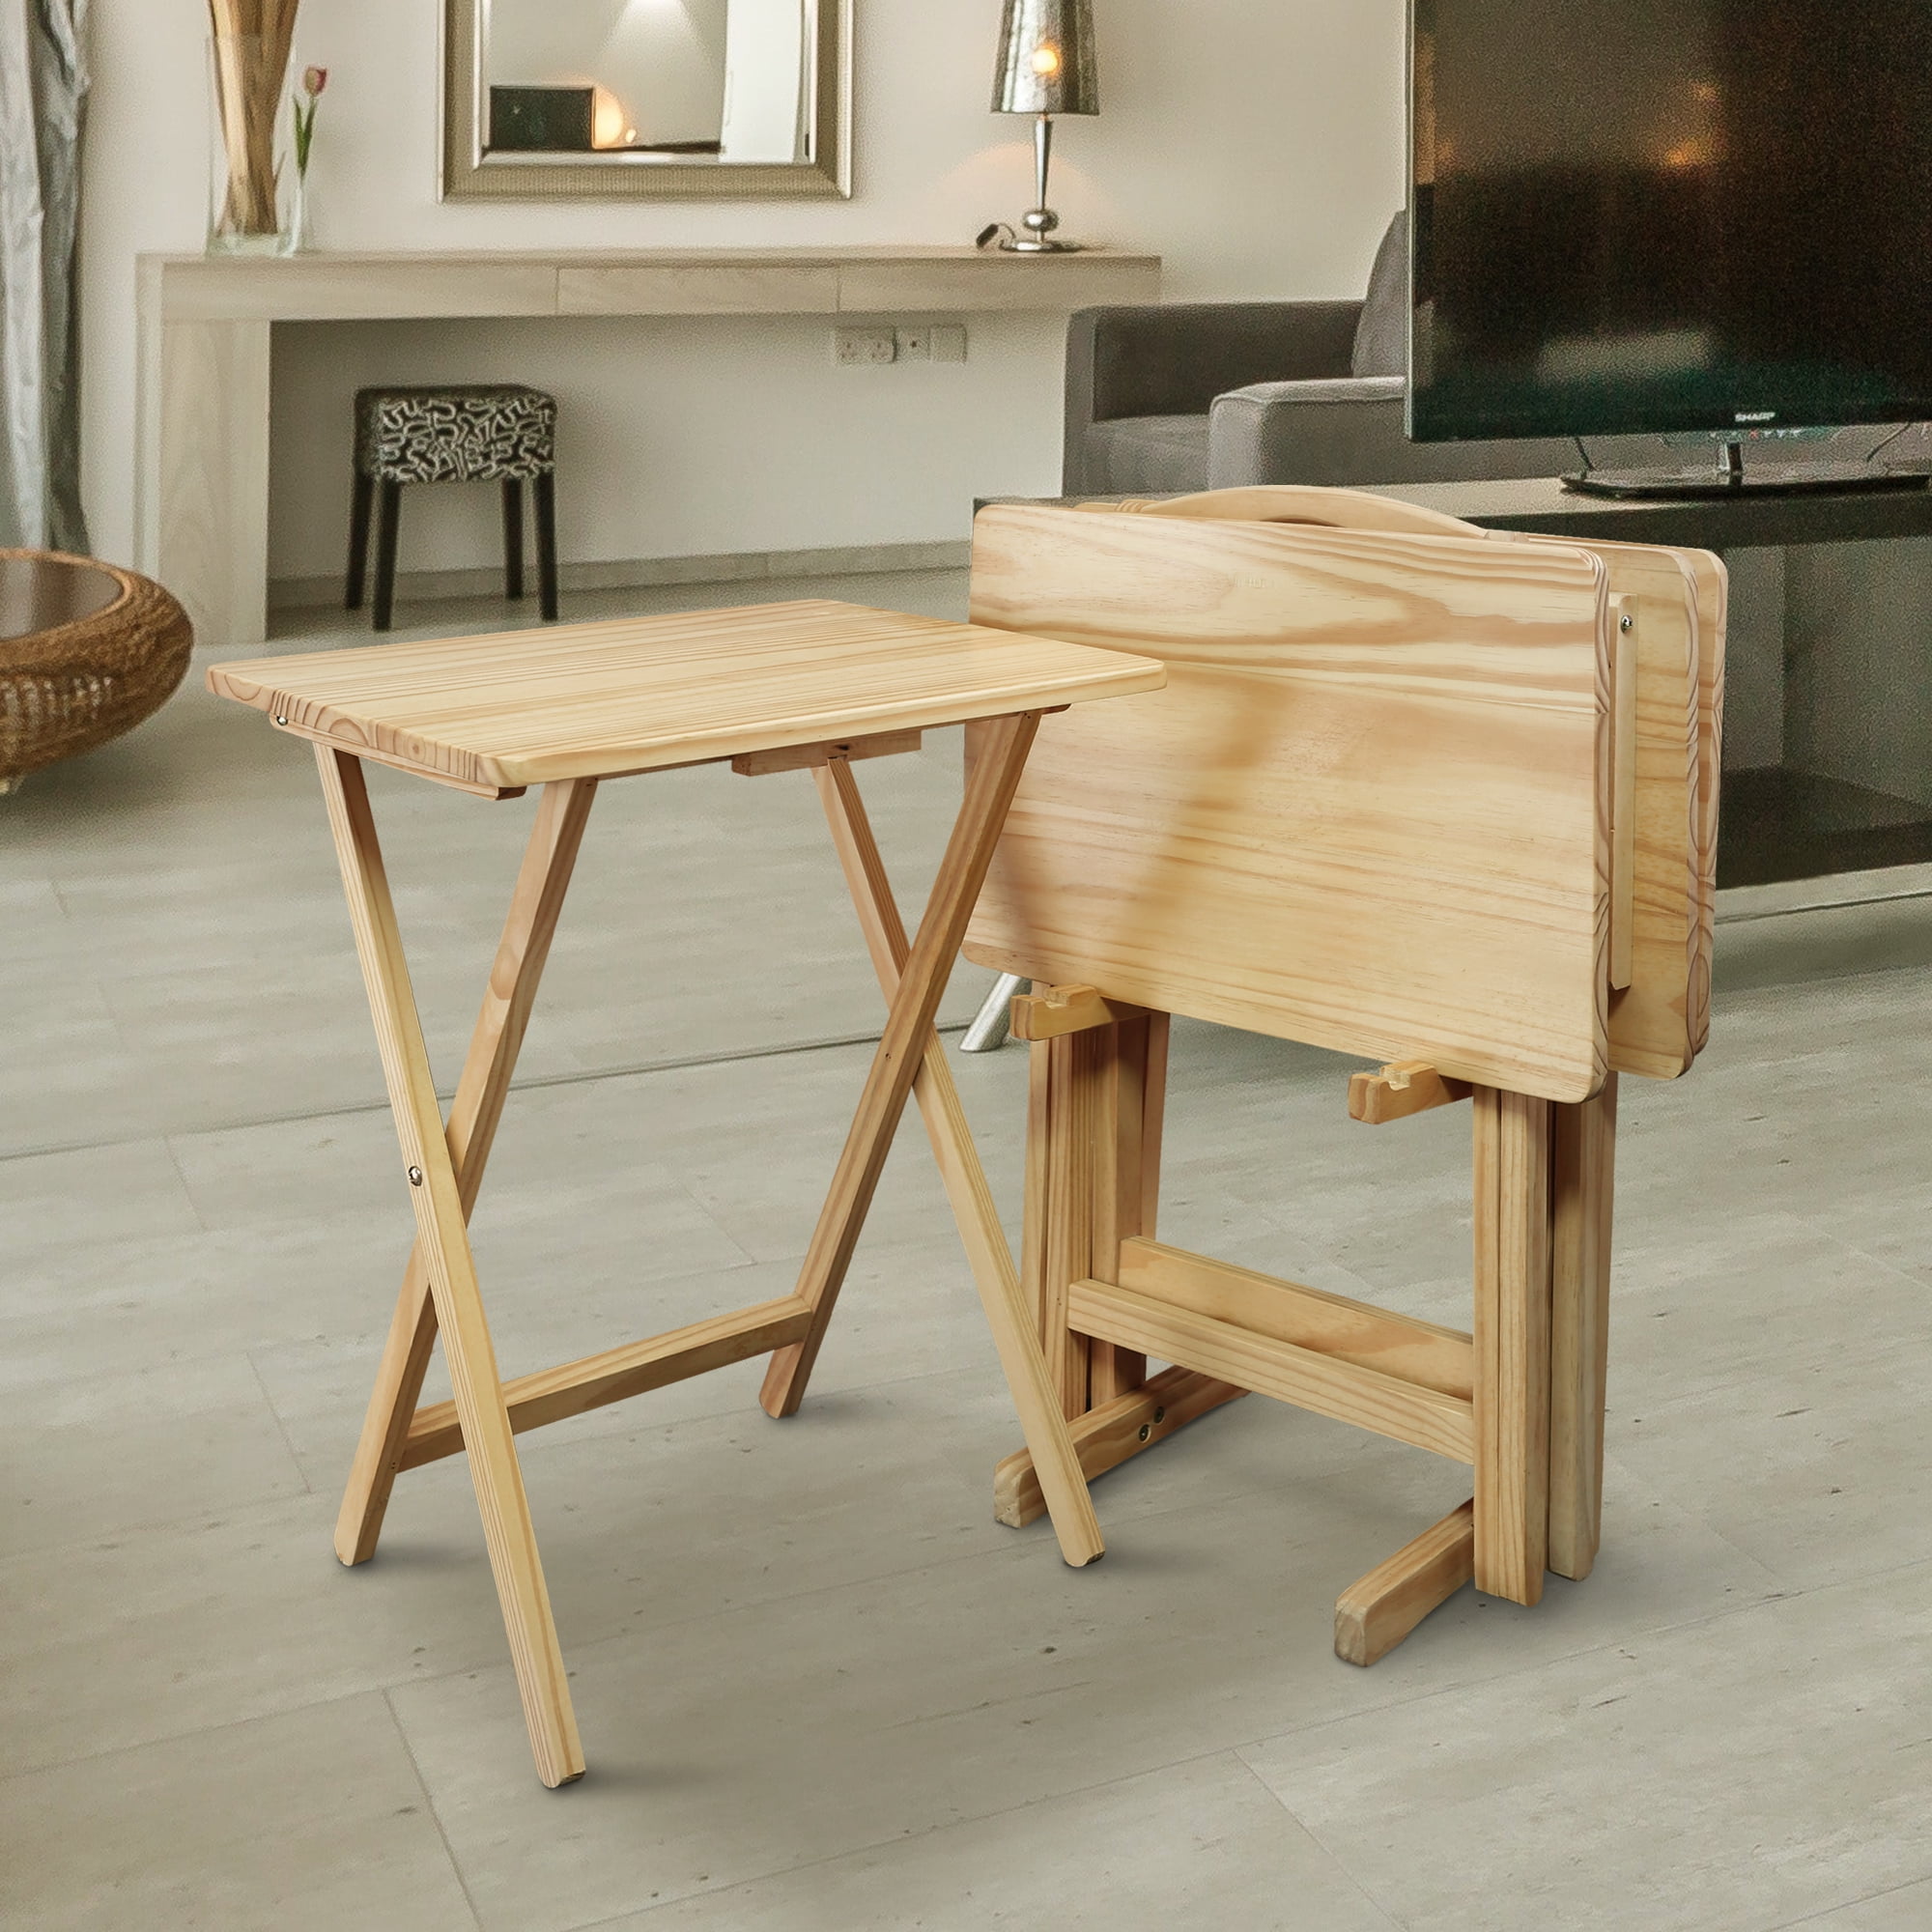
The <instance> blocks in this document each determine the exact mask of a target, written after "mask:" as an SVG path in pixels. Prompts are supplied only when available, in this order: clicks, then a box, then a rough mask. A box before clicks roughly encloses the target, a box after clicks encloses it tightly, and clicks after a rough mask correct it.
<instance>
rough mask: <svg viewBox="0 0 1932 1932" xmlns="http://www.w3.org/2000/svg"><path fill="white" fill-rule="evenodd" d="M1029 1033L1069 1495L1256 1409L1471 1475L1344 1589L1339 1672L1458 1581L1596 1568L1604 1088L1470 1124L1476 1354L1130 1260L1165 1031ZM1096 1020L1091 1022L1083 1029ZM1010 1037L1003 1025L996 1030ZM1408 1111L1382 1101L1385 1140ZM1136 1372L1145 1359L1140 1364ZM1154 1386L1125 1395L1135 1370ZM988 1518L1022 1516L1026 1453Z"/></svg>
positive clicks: (1247, 1275)
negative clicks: (1214, 1420)
mask: <svg viewBox="0 0 1932 1932" xmlns="http://www.w3.org/2000/svg"><path fill="white" fill-rule="evenodd" d="M1056 1001H1058V1003H1059V1006H1060V1009H1061V1011H1060V1016H1059V1018H1058V1019H1055V1017H1054V1014H1053V1012H1052V1011H1048V1012H1047V1013H1045V1014H1044V1016H1042V1017H1037V1018H1036V1019H1035V1021H1034V1022H1033V1023H1034V1024H1037V1025H1041V1026H1050V1025H1060V1026H1064V1027H1066V1028H1068V1029H1070V1030H1068V1031H1065V1032H1064V1033H1062V1034H1060V1035H1058V1037H1046V1038H1039V1037H1036V1039H1035V1043H1034V1046H1033V1049H1032V1051H1033V1056H1034V1058H1033V1094H1032V1106H1031V1110H1030V1120H1029V1133H1028V1167H1027V1216H1028V1221H1027V1241H1026V1259H1027V1279H1028V1286H1029V1288H1030V1289H1031V1291H1032V1293H1033V1296H1034V1302H1035V1307H1036V1309H1037V1319H1038V1321H1039V1324H1040V1335H1041V1343H1042V1347H1043V1349H1044V1350H1045V1354H1046V1360H1047V1366H1048V1371H1049V1373H1050V1374H1051V1375H1052V1376H1053V1378H1054V1381H1055V1386H1056V1388H1057V1389H1058V1390H1059V1392H1060V1395H1061V1398H1062V1402H1063V1406H1065V1410H1066V1412H1067V1414H1068V1415H1069V1417H1071V1419H1072V1422H1071V1426H1072V1434H1073V1440H1074V1444H1075V1448H1076V1450H1077V1452H1078V1454H1079V1458H1080V1463H1081V1467H1082V1470H1083V1472H1084V1473H1085V1474H1086V1475H1087V1476H1088V1477H1090V1478H1091V1477H1093V1476H1096V1475H1098V1474H1100V1473H1101V1472H1102V1471H1104V1470H1106V1469H1109V1468H1113V1467H1115V1466H1117V1465H1118V1464H1119V1463H1122V1462H1124V1461H1125V1460H1126V1459H1127V1458H1129V1457H1131V1456H1134V1455H1137V1454H1139V1453H1140V1452H1141V1451H1142V1450H1143V1449H1147V1448H1150V1447H1151V1446H1152V1445H1153V1444H1154V1443H1155V1442H1157V1441H1159V1440H1162V1439H1164V1437H1165V1436H1167V1435H1172V1434H1173V1433H1174V1431H1175V1430H1176V1429H1178V1428H1179V1427H1181V1426H1182V1425H1183V1424H1184V1423H1186V1422H1188V1421H1190V1420H1192V1419H1193V1418H1194V1417H1195V1416H1197V1415H1200V1414H1202V1413H1205V1412H1206V1411H1207V1410H1208V1408H1212V1407H1215V1406H1218V1405H1220V1404H1221V1403H1224V1402H1228V1401H1231V1400H1233V1399H1234V1398H1235V1397H1236V1396H1238V1395H1239V1394H1241V1393H1242V1392H1243V1390H1244V1389H1249V1388H1252V1389H1255V1390H1258V1391H1261V1392H1264V1393H1267V1394H1271V1395H1275V1396H1278V1397H1280V1398H1282V1399H1283V1400H1286V1401H1289V1402H1293V1403H1295V1404H1298V1405H1299V1406H1304V1407H1309V1408H1313V1409H1315V1410H1316V1411H1317V1412H1318V1413H1321V1414H1326V1415H1332V1416H1336V1417H1338V1418H1340V1419H1342V1420H1345V1421H1350V1422H1353V1423H1356V1424H1358V1425H1359V1426H1361V1427H1364V1428H1368V1429H1372V1430H1375V1431H1377V1432H1378V1433H1379V1434H1382V1435H1390V1436H1393V1437H1395V1438H1396V1439H1397V1440H1400V1441H1406V1442H1412V1443H1415V1444H1416V1445H1417V1446H1419V1447H1423V1448H1427V1449H1431V1450H1434V1451H1435V1453H1437V1454H1440V1455H1445V1456H1448V1457H1450V1458H1452V1459H1453V1460H1458V1461H1463V1462H1466V1463H1472V1464H1473V1467H1474V1476H1475V1494H1474V1496H1473V1497H1472V1498H1471V1500H1470V1501H1469V1502H1467V1503H1465V1504H1463V1506H1462V1508H1460V1509H1458V1510H1456V1511H1453V1512H1452V1513H1451V1514H1450V1515H1449V1516H1448V1517H1446V1518H1445V1519H1444V1520H1442V1521H1441V1522H1439V1523H1436V1524H1435V1525H1434V1526H1433V1527H1431V1528H1430V1529H1428V1530H1426V1531H1424V1532H1423V1534H1422V1535H1421V1536H1419V1537H1417V1538H1416V1539H1415V1540H1414V1541H1413V1542H1411V1543H1410V1544H1408V1545H1407V1546H1406V1548H1404V1549H1402V1550H1400V1551H1398V1552H1397V1553H1396V1554H1395V1555H1394V1556H1392V1557H1390V1558H1389V1559H1388V1561H1387V1562H1385V1563H1383V1564H1381V1565H1380V1566H1378V1568H1377V1569H1376V1570H1374V1571H1372V1572H1371V1573H1370V1574H1369V1575H1368V1576H1367V1577H1363V1578H1361V1580H1360V1581H1359V1582H1357V1583H1355V1584H1353V1585H1352V1586H1350V1589H1349V1590H1348V1591H1346V1592H1344V1594H1343V1596H1342V1598H1341V1600H1340V1602H1339V1603H1338V1604H1337V1605H1336V1619H1335V1629H1336V1649H1337V1651H1338V1653H1339V1654H1340V1655H1342V1656H1343V1657H1345V1658H1347V1659H1348V1660H1349V1661H1350V1662H1355V1663H1372V1662H1375V1661H1376V1659H1377V1658H1378V1657H1381V1656H1383V1655H1385V1654H1386V1652H1387V1651H1388V1650H1390V1649H1391V1648H1393V1647H1394V1645H1395V1644H1397V1643H1399V1642H1401V1640H1402V1639H1403V1638H1404V1637H1405V1636H1406V1635H1407V1634H1408V1633H1409V1632H1410V1631H1411V1630H1412V1629H1413V1628H1414V1627H1415V1625H1416V1624H1417V1623H1419V1622H1420V1621H1421V1619H1422V1618H1423V1617H1425V1616H1426V1615H1428V1613H1429V1612H1430V1611H1431V1610H1433V1609H1434V1608H1435V1606H1436V1605H1438V1604H1440V1603H1441V1602H1443V1601H1444V1599H1445V1598H1447V1597H1448V1596H1450V1595H1452V1594H1453V1593H1454V1592H1455V1591H1456V1590H1457V1589H1458V1588H1460V1587H1461V1586H1462V1585H1463V1583H1465V1582H1467V1581H1469V1580H1470V1579H1471V1577H1473V1578H1474V1580H1475V1582H1476V1584H1477V1586H1478V1587H1479V1588H1480V1589H1483V1590H1485V1591H1487V1592H1489V1593H1490V1594H1492V1595H1495V1596H1500V1597H1504V1598H1507V1599H1509V1600H1510V1601H1512V1602H1515V1603H1519V1604H1525V1605H1531V1604H1535V1603H1536V1602H1538V1601H1539V1600H1540V1598H1541V1597H1542V1594H1543V1577H1544V1573H1545V1571H1546V1570H1547V1569H1548V1570H1554V1571H1555V1572H1556V1573H1557V1574H1558V1575H1559V1576H1565V1577H1584V1576H1587V1575H1588V1574H1589V1570H1590V1567H1591V1564H1592V1563H1593V1561H1594V1560H1595V1556H1596V1551H1597V1543H1598V1536H1599V1524H1600V1520H1601V1505H1602V1487H1603V1482H1602V1479H1603V1419H1604V1369H1605V1345H1606V1341H1607V1335H1608V1295H1607V1285H1608V1274H1609V1234H1610V1209H1611V1188H1612V1176H1613V1164H1614V1153H1615V1136H1616V1079H1615V1076H1614V1075H1612V1076H1611V1077H1610V1079H1609V1081H1608V1082H1607V1083H1606V1085H1605V1089H1604V1091H1603V1093H1602V1094H1599V1095H1598V1097H1597V1098H1595V1099H1593V1100H1589V1101H1585V1102H1582V1103H1580V1104H1577V1105H1575V1106H1558V1105H1552V1104H1551V1103H1550V1102H1548V1101H1545V1100H1539V1099H1534V1098H1530V1097H1528V1096H1525V1095H1522V1094H1507V1093H1501V1092H1498V1091H1496V1090H1494V1089H1491V1088H1477V1089H1475V1090H1474V1091H1473V1094H1469V1093H1468V1090H1467V1089H1456V1090H1453V1091H1451V1090H1446V1089H1444V1088H1443V1086H1442V1083H1439V1082H1438V1083H1436V1088H1435V1090H1434V1096H1433V1098H1432V1099H1431V1100H1430V1101H1429V1102H1428V1103H1427V1104H1441V1103H1442V1102H1443V1101H1446V1100H1448V1099H1452V1098H1454V1097H1455V1096H1456V1094H1457V1093H1463V1094H1468V1096H1469V1097H1470V1098H1472V1100H1473V1103H1474V1136H1473V1138H1474V1148H1473V1153H1474V1159H1473V1168H1474V1183H1475V1203H1474V1205H1475V1215H1474V1220H1475V1328H1474V1333H1473V1335H1468V1334H1463V1333H1460V1332H1458V1331H1456V1330H1453V1329H1446V1328H1439V1327H1436V1326H1435V1324H1433V1323H1429V1322H1420V1321H1411V1320H1409V1319H1408V1318H1406V1317H1399V1316H1394V1315H1391V1314H1389V1313H1388V1312H1387V1311H1385V1310H1381V1309H1377V1308H1373V1307H1371V1306H1369V1305H1368V1304H1366V1303H1362V1302H1354V1301H1350V1300H1348V1299H1346V1298H1344V1297H1341V1296H1336V1295H1328V1294H1322V1293H1318V1292H1317V1291H1315V1290H1312V1289H1306V1288H1302V1287H1300V1286H1298V1285H1297V1284H1294V1283H1292V1282H1281V1281H1275V1280H1273V1279H1271V1278H1269V1277H1267V1276H1263V1275H1257V1274H1254V1273H1252V1272H1250V1271H1248V1270H1245V1269H1240V1268H1231V1267H1228V1266H1226V1265H1225V1264H1220V1263H1216V1262H1211V1261H1208V1259H1206V1258H1205V1257H1202V1256H1197V1255H1188V1254H1185V1253H1183V1252H1181V1251H1180V1250H1179V1249H1174V1248H1169V1247H1165V1246H1163V1245H1162V1244H1160V1243H1159V1242H1157V1241H1155V1240H1154V1239H1153V1238H1152V1235H1153V1209H1154V1197H1155V1191H1156V1175H1157V1169H1158V1163H1159V1117H1160V1106H1161V1069H1162V1067H1163V1066H1164V1061H1165V1050H1164V1048H1165V1028H1166V1017H1165V1015H1162V1014H1157V1013H1138V1014H1136V1013H1135V1012H1134V1009H1122V1008H1120V1007H1119V1006H1116V1005H1110V1004H1109V1003H1107V1002H1105V1001H1102V1000H1099V999H1098V998H1097V997H1096V996H1094V995H1093V994H1091V993H1084V994H1083V993H1074V994H1072V995H1070V996H1069V995H1061V996H1056V995H1046V996H1044V997H1043V1000H1042V1001H1041V1002H1038V1003H1037V1004H1043V1005H1044V1006H1046V1007H1048V1008H1052V1007H1054V1006H1055V1004H1056ZM1096 1021H1097V1023H1096ZM1017 1030H1018V1028H1017V1025H1016V1031H1017ZM1404 1111H1413V1104H1412V1103H1411V1102H1410V1101H1409V1100H1408V1099H1407V1098H1405V1099H1404V1100H1402V1101H1401V1102H1398V1103H1396V1104H1395V1105H1394V1106H1393V1107H1392V1108H1391V1111H1390V1113H1389V1114H1388V1115H1387V1116H1386V1118H1391V1119H1393V1118H1399V1117H1400V1115H1401V1113H1402V1112H1404ZM1142 1350H1144V1351H1145V1352H1139V1351H1142ZM1147 1354H1153V1355H1156V1356H1159V1357H1160V1358H1161V1359H1163V1360H1166V1361H1170V1362H1172V1363H1174V1364H1175V1365H1176V1366H1174V1367H1172V1368H1169V1369H1167V1370H1165V1371H1164V1372H1163V1373H1162V1374H1161V1375H1159V1376H1156V1377H1155V1378H1153V1379H1152V1380H1151V1381H1149V1380H1147V1379H1146V1355H1147ZM994 1493H995V1510H996V1513H997V1514H998V1515H999V1517H1000V1518H1001V1520H1003V1521H1007V1522H1012V1523H1019V1522H1025V1521H1028V1520H1031V1519H1032V1518H1033V1517H1035V1516H1037V1515H1038V1514H1039V1511H1040V1508H1041V1506H1042V1498H1041V1492H1040V1487H1039V1484H1038V1482H1037V1477H1036V1474H1035V1470H1034V1465H1033V1461H1032V1458H1031V1456H1030V1455H1029V1454H1028V1452H1026V1451H1021V1452H1019V1453H1018V1454H1016V1455H1013V1456H1009V1457H1008V1458H1007V1460H1006V1461H1005V1462H1004V1463H1001V1464H1000V1467H999V1469H998V1471H997V1472H996V1475H995V1485H994Z"/></svg>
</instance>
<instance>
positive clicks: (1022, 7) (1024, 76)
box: [993, 0, 1100, 255]
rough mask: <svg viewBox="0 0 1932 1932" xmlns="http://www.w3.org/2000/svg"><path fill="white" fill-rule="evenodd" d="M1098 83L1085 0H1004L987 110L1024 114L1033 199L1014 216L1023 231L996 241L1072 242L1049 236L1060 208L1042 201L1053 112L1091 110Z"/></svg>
mask: <svg viewBox="0 0 1932 1932" xmlns="http://www.w3.org/2000/svg"><path fill="white" fill-rule="evenodd" d="M1099 111H1100V87H1099V80H1098V75H1097V72H1096V70H1095V63H1094V8H1093V0H1007V10H1006V14H1005V16H1004V18H1003V19H1002V20H1001V22H1000V66H999V71H998V72H997V73H996V74H995V76H994V79H993V112H994V113H995V114H1032V115H1035V116H1037V119H1036V121H1035V122H1034V128H1033V155H1034V186H1035V190H1036V195H1037V205H1036V206H1035V207H1034V208H1033V209H1032V210H1031V211H1030V212H1029V213H1026V214H1023V215H1021V217H1020V226H1021V227H1022V228H1023V229H1024V230H1025V231H1026V232H1025V233H1024V234H1023V235H1012V234H1009V235H1008V236H1007V238H1006V239H1005V240H1004V241H1001V243H1000V246H1001V247H1002V248H1009V249H1012V250H1013V251H1015V252H1016V253H1019V254H1022V255H1047V254H1060V253H1064V252H1065V251H1067V250H1069V249H1074V248H1078V247H1079V246H1080V245H1081V244H1080V243H1079V242H1078V241H1055V240H1053V231H1054V230H1055V229H1056V228H1058V227H1059V226H1060V216H1059V215H1057V214H1056V213H1054V212H1053V210H1052V209H1050V208H1049V207H1047V205H1046V168H1047V162H1048V159H1049V158H1050V156H1051V155H1052V153H1053V116H1054V115H1056V114H1097V113H1098V112H1099Z"/></svg>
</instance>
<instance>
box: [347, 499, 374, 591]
mask: <svg viewBox="0 0 1932 1932" xmlns="http://www.w3.org/2000/svg"><path fill="white" fill-rule="evenodd" d="M375 502H376V479H375V478H374V477H373V476H365V475H363V473H362V472H361V470H359V469H358V470H357V471H356V472H355V488H354V489H353V490H352V491H351V493H350V497H349V581H348V582H347V583H345V584H344V586H343V592H342V608H343V609H344V610H345V611H359V610H361V608H362V584H363V580H364V579H365V577H366V576H367V575H368V568H369V512H370V510H371V509H373V508H374V507H375Z"/></svg>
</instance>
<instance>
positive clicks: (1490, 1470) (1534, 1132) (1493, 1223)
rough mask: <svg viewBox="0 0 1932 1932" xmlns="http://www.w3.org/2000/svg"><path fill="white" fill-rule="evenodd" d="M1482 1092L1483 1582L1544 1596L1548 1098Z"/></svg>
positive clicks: (1479, 1362) (1478, 1126)
mask: <svg viewBox="0 0 1932 1932" xmlns="http://www.w3.org/2000/svg"><path fill="white" fill-rule="evenodd" d="M1472 1098H1473V1100H1474V1103H1475V1134H1474V1142H1475V1176H1476V1186H1475V1197H1476V1198H1475V1249H1476V1266H1475V1274H1476V1332H1475V1344H1476V1348H1475V1362H1476V1387H1475V1405H1474V1406H1475V1423H1476V1427H1475V1450H1476V1453H1475V1459H1474V1460H1475V1468H1476V1498H1475V1502H1476V1573H1475V1574H1476V1587H1477V1588H1478V1589H1479V1590H1486V1591H1488V1592H1489V1594H1490V1595H1491V1596H1492V1597H1506V1598H1508V1599H1509V1601H1510V1602H1511V1603H1514V1604H1535V1603H1538V1602H1540V1601H1541V1600H1542V1597H1543V1572H1544V1567H1545V1555H1546V1551H1547V1548H1548V1510H1549V1138H1550V1137H1549V1103H1548V1101H1547V1100H1542V1099H1536V1098H1532V1097H1531V1096H1529V1095H1527V1094H1504V1093H1498V1092H1497V1091H1496V1090H1495V1089H1494V1088H1488V1087H1485V1088H1479V1089H1478V1090H1477V1091H1476V1093H1475V1094H1474V1095H1472Z"/></svg>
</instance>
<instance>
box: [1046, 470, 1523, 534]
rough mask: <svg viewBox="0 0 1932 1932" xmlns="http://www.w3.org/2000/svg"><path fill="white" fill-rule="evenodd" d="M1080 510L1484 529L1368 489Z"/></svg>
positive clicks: (1280, 490)
mask: <svg viewBox="0 0 1932 1932" xmlns="http://www.w3.org/2000/svg"><path fill="white" fill-rule="evenodd" d="M1079 507H1080V508H1081V509H1083V510H1100V511H1110V512H1121V511H1124V512H1129V513H1134V514H1139V515H1144V516H1153V517H1189V518H1196V519H1206V520H1208V521H1210V522H1220V523H1236V524H1320V525H1322V526H1326V527H1327V528H1329V529H1348V530H1391V531H1400V532H1402V533H1404V534H1406V535H1409V536H1437V537H1475V538H1478V539H1486V538H1488V537H1489V536H1490V534H1491V533H1490V532H1489V531H1488V530H1484V529H1479V528H1478V527H1477V526H1475V525H1474V524H1465V523H1463V521H1462V519H1461V518H1459V517H1445V516H1444V515H1443V514H1442V512H1441V511H1440V510H1428V509H1424V508H1423V507H1422V506H1421V505H1420V504H1416V503H1404V502H1399V501H1397V500H1396V499H1395V498H1394V497H1377V496H1374V495H1372V494H1371V493H1370V492H1368V491H1366V490H1335V489H1328V488H1323V487H1317V486H1313V485H1309V484H1302V483H1262V484H1245V485H1237V486H1236V487H1235V488H1234V489H1229V490H1197V491H1194V492H1193V493H1191V494H1190V495H1188V496H1185V497H1125V498H1123V499H1122V500H1121V501H1119V502H1114V503H1082V504H1081V505H1080V506H1079Z"/></svg>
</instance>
